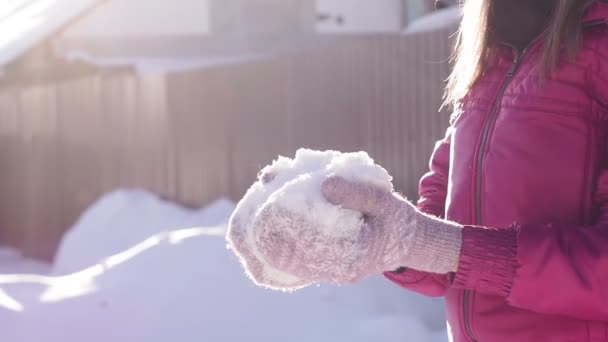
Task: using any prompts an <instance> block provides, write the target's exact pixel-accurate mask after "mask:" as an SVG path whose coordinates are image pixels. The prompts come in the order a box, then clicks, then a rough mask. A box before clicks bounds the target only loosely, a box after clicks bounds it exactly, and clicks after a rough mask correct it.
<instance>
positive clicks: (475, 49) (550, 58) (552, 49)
mask: <svg viewBox="0 0 608 342" xmlns="http://www.w3.org/2000/svg"><path fill="white" fill-rule="evenodd" d="M494 2H495V0H466V1H465V2H464V5H463V12H464V13H463V14H464V15H463V18H462V22H461V24H460V29H459V30H458V33H457V39H456V46H455V50H454V56H453V62H454V63H453V66H454V68H453V70H452V74H451V75H450V77H449V78H448V84H447V87H446V92H445V104H446V105H449V106H451V105H455V104H456V102H457V101H458V100H460V99H461V98H462V97H463V96H464V95H465V94H466V93H467V92H468V91H469V89H470V88H471V86H472V85H473V84H474V83H475V82H476V81H477V80H478V79H479V77H480V76H481V75H483V73H484V72H485V71H486V70H487V68H488V67H489V66H490V65H489V64H490V56H491V49H492V46H493V45H494V44H495V43H497V42H495V41H494V39H493V37H492V29H491V28H492V25H493V23H492V19H491V18H492V16H491V13H492V6H493V3H494ZM592 2H593V0H555V6H554V8H553V10H552V11H551V13H550V18H549V25H548V27H547V29H546V35H545V36H544V37H543V39H544V41H545V44H544V52H543V55H542V58H541V60H540V61H539V63H540V70H541V75H539V76H540V77H541V78H542V77H544V75H545V73H546V72H553V71H554V70H555V67H556V65H557V63H558V59H559V55H560V53H561V51H562V49H563V48H564V47H565V48H566V50H567V52H568V56H570V57H573V56H574V55H575V53H576V51H577V49H578V47H579V45H580V40H581V38H580V37H581V25H580V24H581V16H582V14H583V12H584V9H585V8H586V6H587V5H588V4H590V3H592Z"/></svg>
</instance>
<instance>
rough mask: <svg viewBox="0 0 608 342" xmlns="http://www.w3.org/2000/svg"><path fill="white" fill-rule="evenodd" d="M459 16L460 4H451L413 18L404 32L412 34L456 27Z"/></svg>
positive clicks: (460, 12)
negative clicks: (415, 18)
mask: <svg viewBox="0 0 608 342" xmlns="http://www.w3.org/2000/svg"><path fill="white" fill-rule="evenodd" d="M461 18H462V9H461V8H460V6H451V7H448V8H444V9H441V10H438V11H434V12H432V13H430V14H427V15H425V16H422V17H421V18H419V19H417V20H414V21H413V22H412V23H410V24H409V25H408V26H407V27H406V29H405V32H404V33H405V34H414V33H423V32H430V31H439V30H444V29H451V28H456V27H457V26H458V23H459V22H460V19H461Z"/></svg>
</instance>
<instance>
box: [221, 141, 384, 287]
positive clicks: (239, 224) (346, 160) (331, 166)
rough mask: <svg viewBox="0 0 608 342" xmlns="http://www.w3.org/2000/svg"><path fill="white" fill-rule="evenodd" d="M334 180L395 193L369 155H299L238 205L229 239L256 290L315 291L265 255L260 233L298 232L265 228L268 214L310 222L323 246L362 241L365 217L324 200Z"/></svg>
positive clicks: (266, 173) (280, 162)
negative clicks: (273, 212) (323, 190)
mask: <svg viewBox="0 0 608 342" xmlns="http://www.w3.org/2000/svg"><path fill="white" fill-rule="evenodd" d="M331 176H340V177H343V178H345V179H348V180H351V181H358V182H364V183H369V184H373V185H375V186H378V187H380V188H383V189H386V190H387V191H390V190H392V183H391V181H392V178H391V176H390V175H389V174H388V172H387V171H386V170H385V169H383V168H382V167H380V166H378V165H376V164H375V163H374V161H373V159H371V158H370V157H369V155H367V153H365V152H357V153H341V152H337V151H313V150H308V149H300V150H298V151H297V152H296V155H295V158H294V159H290V158H287V157H283V156H280V157H279V158H278V159H277V160H275V161H274V162H273V163H272V164H271V165H268V166H266V167H265V168H263V169H262V171H261V173H260V177H259V180H258V181H257V182H255V183H254V184H253V185H252V186H251V188H250V189H249V190H248V191H247V193H246V194H245V196H244V197H243V199H242V200H241V201H240V202H239V203H238V204H237V207H236V210H235V211H234V213H233V215H232V217H231V220H230V226H229V229H228V233H227V240H228V243H229V246H230V248H231V249H233V250H234V251H235V253H236V254H237V255H238V256H239V257H240V259H241V262H242V264H243V266H244V268H245V269H246V270H247V274H248V275H249V277H250V278H251V279H252V280H253V281H254V282H255V283H256V284H258V285H261V286H265V287H268V288H272V289H281V290H294V289H298V288H301V287H304V286H307V285H310V282H309V281H308V280H305V279H299V278H298V277H297V276H295V275H293V274H289V273H287V272H285V270H278V269H276V268H274V267H273V266H271V265H270V264H269V263H268V262H267V260H266V259H265V258H264V255H263V254H264V253H263V252H262V251H260V248H259V246H258V240H257V239H256V235H257V234H259V233H260V232H261V231H263V230H266V229H270V228H272V229H274V230H277V229H278V230H284V231H287V230H290V229H294V227H292V226H291V225H290V222H289V221H287V220H282V221H280V222H281V223H284V226H278V227H277V226H273V227H264V226H263V224H261V223H260V221H259V220H258V218H259V216H260V213H261V212H263V211H264V210H267V209H268V208H271V207H272V208H273V209H281V210H287V211H289V212H291V213H293V214H294V215H295V216H298V217H305V218H306V219H307V221H309V222H312V224H311V225H310V226H311V227H314V229H315V231H314V232H311V233H312V234H318V235H319V236H323V241H325V242H328V241H329V244H331V241H336V243H337V242H338V241H355V240H356V239H357V236H358V235H359V233H360V231H361V228H362V226H363V219H362V215H361V213H359V212H355V211H352V210H347V209H343V208H341V207H339V206H335V205H332V204H331V203H329V202H327V201H326V200H325V199H324V198H323V195H322V194H321V185H322V183H323V181H324V180H326V179H327V178H329V177H331ZM279 233H280V232H279Z"/></svg>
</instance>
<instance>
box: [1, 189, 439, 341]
mask: <svg viewBox="0 0 608 342" xmlns="http://www.w3.org/2000/svg"><path fill="white" fill-rule="evenodd" d="M231 206H232V205H231V203H230V202H229V201H226V200H221V201H218V202H215V203H214V204H213V205H212V206H211V207H210V208H206V209H201V210H188V209H185V208H180V207H178V206H176V205H174V204H172V203H169V202H166V201H162V200H159V199H158V197H157V196H154V195H152V194H148V193H144V192H140V191H127V190H122V191H119V192H114V193H111V194H109V195H107V196H106V197H104V198H102V199H101V200H99V201H98V202H97V203H95V204H94V205H93V206H92V207H91V208H89V209H88V210H87V211H86V213H85V214H84V215H83V217H82V219H81V220H80V221H79V223H78V224H77V225H76V226H74V227H73V228H72V230H71V234H72V235H71V236H72V238H70V239H66V241H64V243H63V244H62V246H63V248H64V249H65V251H66V252H67V251H68V250H71V252H70V253H73V254H72V256H73V257H75V258H82V259H85V260H97V261H95V262H92V263H90V264H87V265H85V266H84V267H82V268H80V269H77V270H74V272H73V273H69V274H65V275H62V276H56V275H53V276H40V275H37V274H29V275H28V274H0V321H1V322H2V323H3V324H2V338H3V339H4V340H6V341H19V342H36V341H62V342H81V341H87V342H108V341H116V342H131V341H146V342H167V341H179V342H199V341H222V342H237V341H245V340H246V341H265V342H280V341H294V342H310V341H316V342H337V341H348V342H372V341H373V342H394V341H416V342H445V341H447V335H446V330H445V324H444V322H445V316H444V313H443V302H442V301H441V300H439V299H430V298H425V297H422V296H419V295H416V294H413V293H411V292H408V291H404V290H403V289H401V288H399V287H397V286H394V285H393V284H391V283H390V282H388V281H386V280H385V279H382V278H381V277H373V278H370V279H366V280H365V281H362V282H360V283H358V284H356V285H353V286H348V287H336V286H314V287H309V288H306V289H303V290H301V291H298V292H296V293H292V294H284V293H281V292H276V291H267V290H265V289H263V288H260V287H257V286H253V285H252V284H251V282H250V281H248V279H247V278H246V277H245V275H244V273H243V270H242V267H241V265H240V264H239V262H238V260H237V259H236V257H235V256H234V254H233V253H232V252H230V251H229V250H227V249H226V248H225V239H224V236H225V232H226V215H225V214H226V212H225V210H223V209H227V210H228V209H230V207H231ZM177 209H179V210H177ZM178 213H179V215H177V216H174V217H172V216H163V215H174V214H178ZM151 215H152V216H154V218H155V219H156V220H158V221H161V222H163V224H160V225H158V226H156V228H149V227H148V225H149V223H150V222H151V220H150V219H149V218H148V216H151ZM108 222H111V225H108ZM193 222H195V223H196V222H212V226H211V227H198V228H189V229H183V228H185V227H188V226H190V225H191V224H192V223H193ZM218 222H220V224H219V225H216V224H217V223H218ZM160 226H162V227H164V228H159V227H160ZM79 230H81V231H82V232H79ZM104 230H105V231H106V235H107V237H105V239H104V241H103V243H104V245H105V248H106V250H107V251H109V250H119V251H118V252H117V253H115V254H107V255H103V256H100V254H99V253H100V250H99V249H97V248H95V244H96V239H95V237H99V236H100V234H101V232H104ZM157 230H163V231H162V232H158V233H157V232H155V231H157ZM142 231H143V232H144V233H142ZM87 233H90V234H92V236H91V237H87ZM147 234H149V235H147ZM144 235H146V236H145V237H144V238H141V237H142V236H144ZM75 237H79V238H78V239H76V238H75ZM140 239H141V240H140ZM124 240H128V241H136V240H137V242H136V243H134V244H132V245H130V246H128V247H127V248H125V249H121V248H122V246H124V245H125V242H124ZM78 244H83V246H81V248H77V247H79V246H78ZM87 247H88V248H87ZM76 250H78V251H79V253H80V254H75V253H74V252H75V251H76ZM89 253H91V255H89ZM6 254H7V255H8V256H11V257H12V256H14V254H13V253H10V252H9V253H6ZM66 255H67V254H66ZM24 271H26V270H24ZM29 272H32V273H35V272H36V269H35V268H34V269H32V270H30V271H29Z"/></svg>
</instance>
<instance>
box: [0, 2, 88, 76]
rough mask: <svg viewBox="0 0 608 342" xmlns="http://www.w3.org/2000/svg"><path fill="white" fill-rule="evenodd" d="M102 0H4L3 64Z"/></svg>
mask: <svg viewBox="0 0 608 342" xmlns="http://www.w3.org/2000/svg"><path fill="white" fill-rule="evenodd" d="M97 1H98V0H2V2H0V32H2V35H0V66H1V65H5V64H7V63H10V62H12V61H13V60H14V59H15V58H17V57H19V56H21V55H23V53H25V52H26V51H27V50H29V49H30V48H32V47H34V46H35V45H36V44H38V43H40V42H41V41H42V40H44V39H45V38H47V37H48V36H49V35H51V34H52V33H54V32H55V31H56V30H58V29H60V28H61V27H62V26H64V25H65V24H67V23H68V22H70V21H71V20H73V19H74V18H76V17H77V16H79V15H80V14H81V13H83V12H84V11H85V10H87V9H88V8H90V7H92V6H93V5H94V4H95V3H96V2H97Z"/></svg>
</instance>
